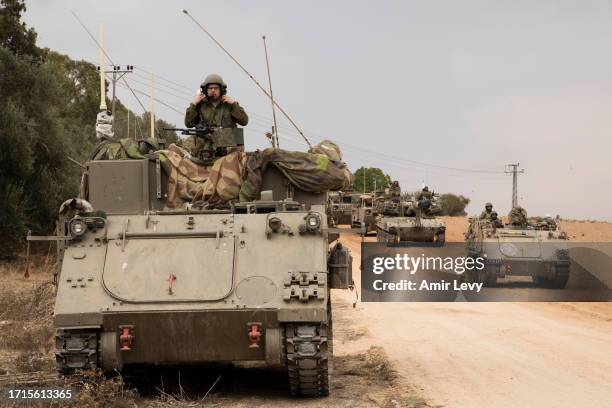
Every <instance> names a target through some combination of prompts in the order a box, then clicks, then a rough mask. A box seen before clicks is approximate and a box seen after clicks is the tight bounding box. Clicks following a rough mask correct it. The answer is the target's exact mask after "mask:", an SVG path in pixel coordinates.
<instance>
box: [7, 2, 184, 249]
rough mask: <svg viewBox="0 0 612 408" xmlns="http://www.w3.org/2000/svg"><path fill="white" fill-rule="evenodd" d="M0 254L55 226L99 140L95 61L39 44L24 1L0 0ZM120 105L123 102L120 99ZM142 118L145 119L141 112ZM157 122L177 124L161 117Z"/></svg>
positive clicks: (97, 80)
mask: <svg viewBox="0 0 612 408" xmlns="http://www.w3.org/2000/svg"><path fill="white" fill-rule="evenodd" d="M0 5H1V6H2V8H0V95H1V97H0V242H1V243H2V246H1V247H0V257H3V258H4V257H11V256H14V255H15V254H16V253H18V251H19V250H20V249H21V248H22V247H23V244H24V243H25V240H24V238H25V233H26V231H27V230H28V229H30V230H32V232H33V233H34V234H46V233H49V232H51V230H52V229H53V227H54V225H55V221H56V219H57V210H58V208H59V205H60V204H61V202H62V201H64V200H65V199H67V198H70V197H74V196H75V195H76V194H77V193H78V187H79V180H80V174H81V169H80V167H78V166H76V165H75V164H73V163H72V162H71V161H70V160H69V159H68V157H70V158H74V159H76V160H79V161H85V160H86V159H87V158H88V157H89V155H90V153H91V152H92V150H93V147H94V146H95V144H96V143H97V140H96V137H95V129H94V125H95V118H96V114H97V113H98V111H99V100H100V82H99V76H98V73H97V70H96V67H95V66H94V65H92V64H90V63H88V62H86V61H74V60H72V59H70V57H68V56H66V55H62V54H59V53H57V52H54V51H52V50H49V49H39V48H37V47H36V43H35V41H36V33H35V32H34V30H33V29H31V28H30V29H28V28H27V27H26V26H25V24H23V23H22V22H21V21H20V18H21V14H22V13H23V11H24V10H25V6H24V4H23V1H19V0H0ZM118 105H120V103H118ZM138 120H140V121H141V122H142V123H143V124H144V121H145V120H146V118H145V117H138ZM157 126H158V128H161V127H165V126H168V127H174V126H172V125H170V124H168V123H166V122H164V121H163V120H161V119H158V120H157Z"/></svg>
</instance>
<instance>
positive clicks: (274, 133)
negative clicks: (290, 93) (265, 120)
mask: <svg viewBox="0 0 612 408" xmlns="http://www.w3.org/2000/svg"><path fill="white" fill-rule="evenodd" d="M261 38H262V40H263V44H264V53H265V54H266V68H267V69H268V84H269V85H270V101H271V102H272V121H273V122H274V126H273V127H272V138H273V139H272V147H275V148H277V149H278V126H277V125H276V109H275V108H274V94H273V93H272V76H271V75H270V62H269V61H268V46H267V45H266V36H265V35H262V36H261Z"/></svg>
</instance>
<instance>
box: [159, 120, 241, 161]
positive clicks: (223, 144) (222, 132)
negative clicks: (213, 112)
mask: <svg viewBox="0 0 612 408" xmlns="http://www.w3.org/2000/svg"><path fill="white" fill-rule="evenodd" d="M164 130H168V131H173V132H181V134H182V135H187V136H193V137H194V150H195V151H194V152H193V154H194V156H195V157H196V158H197V159H198V160H200V161H203V162H204V163H208V162H210V161H211V160H213V161H214V159H216V158H219V157H221V156H225V155H226V154H228V153H230V152H232V151H236V150H243V149H244V131H243V129H242V128H231V127H230V128H222V127H212V126H201V127H195V128H164Z"/></svg>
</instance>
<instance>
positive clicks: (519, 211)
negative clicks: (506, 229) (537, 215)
mask: <svg viewBox="0 0 612 408" xmlns="http://www.w3.org/2000/svg"><path fill="white" fill-rule="evenodd" d="M508 223H509V224H510V225H513V226H516V227H527V226H528V225H529V224H528V222H527V211H525V209H524V208H523V207H521V206H518V205H517V206H516V207H513V208H512V209H511V210H510V213H509V214H508Z"/></svg>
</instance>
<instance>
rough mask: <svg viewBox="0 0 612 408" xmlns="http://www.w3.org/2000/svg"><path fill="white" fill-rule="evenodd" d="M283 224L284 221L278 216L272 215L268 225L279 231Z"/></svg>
mask: <svg viewBox="0 0 612 408" xmlns="http://www.w3.org/2000/svg"><path fill="white" fill-rule="evenodd" d="M282 225H283V222H282V221H281V220H280V218H278V217H272V218H270V219H269V220H268V226H269V227H270V229H271V230H272V231H274V232H278V231H279V230H280V228H281V226H282Z"/></svg>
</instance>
